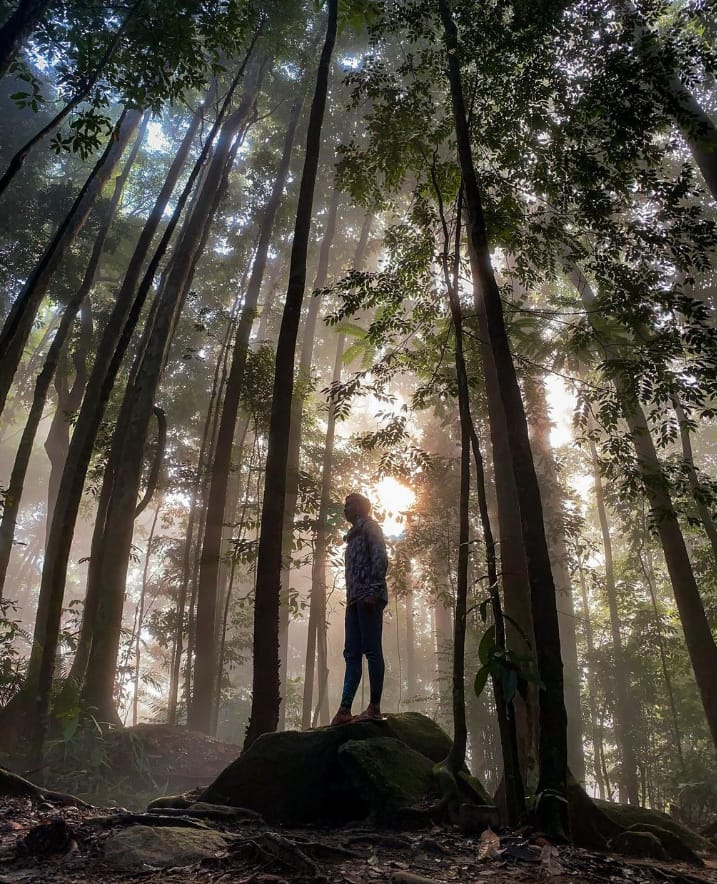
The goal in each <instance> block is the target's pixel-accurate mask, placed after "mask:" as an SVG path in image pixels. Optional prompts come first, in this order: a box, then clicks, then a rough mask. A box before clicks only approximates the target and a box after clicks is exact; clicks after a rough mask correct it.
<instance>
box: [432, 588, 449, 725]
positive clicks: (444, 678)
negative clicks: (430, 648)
mask: <svg viewBox="0 0 717 884" xmlns="http://www.w3.org/2000/svg"><path fill="white" fill-rule="evenodd" d="M446 586H448V580H446ZM433 631H434V640H435V660H436V667H435V672H436V682H437V684H438V711H439V712H441V713H442V717H443V719H444V720H446V721H448V720H449V716H450V709H451V698H450V695H449V691H448V673H447V670H446V668H445V662H446V659H447V657H448V653H449V651H450V648H451V636H452V635H453V618H452V617H451V607H449V606H447V605H446V604H445V600H444V594H441V595H440V596H439V597H438V598H436V599H434V602H433Z"/></svg>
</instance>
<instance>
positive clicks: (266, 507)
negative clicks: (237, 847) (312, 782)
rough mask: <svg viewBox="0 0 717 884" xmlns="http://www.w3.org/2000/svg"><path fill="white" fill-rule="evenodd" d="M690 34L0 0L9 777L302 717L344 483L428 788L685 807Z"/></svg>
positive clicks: (714, 539) (703, 602) (715, 669)
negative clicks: (466, 781)
mask: <svg viewBox="0 0 717 884" xmlns="http://www.w3.org/2000/svg"><path fill="white" fill-rule="evenodd" d="M714 13H715V10H714V6H713V4H711V3H710V2H709V0H680V2H677V0H560V2H558V0H541V2H525V0H491V2H486V3H477V2H475V0H473V2H470V0H391V2H379V0H328V2H326V3H319V2H313V0H311V2H304V0H261V2H256V0H254V2H245V0H227V2H225V0H221V2H209V0H180V2H169V0H131V2H120V3H117V4H113V5H111V6H108V5H107V4H102V3H96V2H94V0H49V2H48V0H36V2H29V0H20V2H19V3H14V2H13V3H2V4H0V102H1V103H2V109H3V113H2V116H1V117H0V202H1V203H2V204H3V205H2V211H1V212H0V255H1V260H0V279H1V281H2V285H1V286H0V319H1V321H2V327H1V329H0V421H1V423H0V487H1V490H2V513H1V516H0V647H1V648H2V661H1V662H0V722H1V723H2V728H0V732H1V733H2V737H1V738H0V750H1V751H2V753H3V757H10V758H14V757H21V758H25V759H30V762H28V763H29V766H30V767H33V766H37V765H43V764H47V765H50V766H52V764H53V763H54V762H53V759H56V758H57V753H58V752H63V751H64V752H65V754H67V752H69V751H71V748H70V744H71V743H72V740H73V739H75V738H76V735H77V734H79V733H81V732H82V731H83V729H84V728H87V727H89V728H99V729H100V730H101V729H102V728H109V727H112V728H119V727H130V726H133V725H136V724H138V723H140V722H169V723H170V724H174V725H186V726H187V727H188V728H190V729H192V730H195V731H199V732H202V733H204V734H207V735H212V736H218V737H220V738H221V739H222V740H224V741H226V742H231V743H236V744H239V745H242V744H243V745H244V746H245V747H248V746H249V745H251V744H252V743H253V742H254V741H255V740H256V738H257V737H258V736H260V735H262V734H264V733H267V732H269V731H273V730H277V729H300V730H305V729H308V728H310V727H316V726H318V725H327V724H328V723H329V720H330V717H331V712H332V710H333V708H334V707H336V706H337V705H338V702H339V697H340V691H341V679H342V674H343V661H342V657H341V651H342V648H343V616H344V609H345V594H344V589H345V585H344V570H343V567H344V565H343V552H344V534H345V532H346V530H347V527H348V526H347V525H346V522H345V520H344V516H343V501H344V498H345V496H346V495H347V494H349V493H350V492H360V493H362V494H365V495H366V496H367V497H368V498H369V499H370V500H371V501H372V503H373V515H374V518H376V520H377V521H378V522H379V523H380V524H382V526H383V529H384V533H385V535H386V538H387V541H388V547H389V561H390V567H389V574H388V586H389V605H388V607H387V613H386V615H385V618H384V650H385V656H386V667H387V669H386V683H385V692H384V699H383V705H384V708H385V709H387V710H389V711H391V712H399V711H420V712H424V713H425V714H427V715H429V716H431V717H432V718H434V719H435V720H436V721H438V722H439V723H441V724H442V725H443V726H444V727H445V728H446V730H447V731H448V732H449V733H451V734H452V735H453V739H454V743H453V747H454V748H453V750H452V754H451V756H450V757H449V759H447V762H446V763H447V767H448V769H449V770H450V771H451V772H452V773H453V774H457V772H458V771H459V770H460V769H461V768H462V766H463V764H464V762H465V760H466V759H467V760H468V762H469V766H470V768H471V771H472V772H473V773H474V774H475V776H477V777H478V778H479V779H480V780H481V782H482V783H483V784H484V785H485V786H486V788H487V789H488V791H489V792H490V793H491V794H493V793H495V792H496V790H497V789H498V787H499V785H500V784H501V782H502V783H503V787H504V789H505V794H506V801H507V807H508V816H509V817H510V818H512V819H514V820H515V819H518V818H520V816H521V814H522V813H523V812H524V811H525V807H526V803H525V802H526V797H527V800H528V806H530V801H531V797H530V796H536V795H537V796H538V798H539V801H538V803H537V807H538V808H539V809H538V811H537V812H538V815H539V816H540V815H541V814H542V822H543V823H544V824H545V826H546V828H547V829H549V830H551V831H553V832H556V831H560V830H561V828H562V829H563V830H566V829H567V819H566V816H565V813H566V812H565V809H564V806H563V805H564V799H565V795H566V790H567V787H568V782H569V776H570V775H572V776H573V777H574V778H575V779H576V780H577V781H578V782H580V783H582V784H583V785H584V786H585V789H586V791H587V792H588V793H589V794H590V795H592V796H596V797H600V798H606V799H610V800H618V799H619V800H620V801H621V802H624V803H630V804H642V805H645V806H649V807H652V808H655V809H659V810H668V809H670V808H672V809H673V810H674V812H675V814H677V815H678V816H680V818H681V819H682V820H683V821H685V822H687V823H691V824H694V825H697V824H698V823H700V822H703V821H704V820H705V819H709V818H712V817H714V815H715V814H717V785H716V784H717V763H716V762H717V758H716V756H715V748H716V745H717V678H715V673H717V646H716V645H715V629H716V628H717V525H716V522H715V519H717V434H716V428H717V404H716V396H717V333H716V329H717V313H716V311H717V303H716V301H715V298H716V292H717V288H716V286H717V276H716V274H715V262H716V261H717V212H716V210H717V91H716V90H715V76H716V75H717V25H716V24H715V15H714ZM362 699H363V700H364V701H365V697H362ZM58 747H59V749H58ZM53 753H55V754H53ZM43 759H44V761H43ZM563 834H566V832H565V831H564V832H563Z"/></svg>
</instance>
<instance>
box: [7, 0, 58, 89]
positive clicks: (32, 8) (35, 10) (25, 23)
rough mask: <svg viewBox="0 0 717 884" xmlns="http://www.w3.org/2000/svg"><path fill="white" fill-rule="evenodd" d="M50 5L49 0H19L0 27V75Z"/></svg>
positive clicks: (8, 66) (8, 65)
mask: <svg viewBox="0 0 717 884" xmlns="http://www.w3.org/2000/svg"><path fill="white" fill-rule="evenodd" d="M49 6H50V0H20V2H19V3H18V5H17V8H16V9H15V11H14V12H13V13H12V15H10V17H9V18H8V19H7V21H6V22H5V23H4V24H3V26H2V27H0V77H4V76H5V74H6V73H7V72H8V70H9V68H10V65H11V64H12V62H13V60H14V58H15V56H16V55H17V53H18V52H19V51H20V47H21V46H22V44H23V43H24V41H25V40H26V39H27V38H28V37H29V36H30V34H31V33H32V31H33V30H34V28H35V26H36V25H37V24H38V22H39V21H40V20H41V18H42V16H43V15H44V13H45V11H46V10H47V9H48V7H49Z"/></svg>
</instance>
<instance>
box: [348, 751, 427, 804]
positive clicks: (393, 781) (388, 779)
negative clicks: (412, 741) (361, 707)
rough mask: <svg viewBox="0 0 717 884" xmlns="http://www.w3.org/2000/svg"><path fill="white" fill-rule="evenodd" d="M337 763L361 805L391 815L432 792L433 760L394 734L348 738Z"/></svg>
mask: <svg viewBox="0 0 717 884" xmlns="http://www.w3.org/2000/svg"><path fill="white" fill-rule="evenodd" d="M338 757H339V763H340V765H341V767H342V769H343V770H344V772H345V774H346V776H347V778H348V780H349V782H350V783H351V784H352V785H353V787H354V788H355V789H356V792H357V793H358V795H359V797H360V798H361V801H362V802H363V804H364V805H365V806H367V807H371V808H380V810H381V814H388V815H390V814H392V813H393V812H394V811H396V810H398V809H400V808H402V807H410V806H411V805H412V804H415V803H416V802H418V801H420V800H421V799H422V798H424V797H425V796H426V795H427V794H428V793H429V792H430V791H431V781H432V775H431V772H432V770H433V762H432V761H430V760H429V759H428V758H426V756H425V755H421V754H420V753H419V752H416V751H415V750H414V749H411V748H410V747H409V746H407V745H406V744H405V743H402V742H401V741H400V740H396V739H395V738H393V737H377V738H376V739H372V740H349V741H348V742H346V743H344V744H343V745H342V746H340V747H339V751H338Z"/></svg>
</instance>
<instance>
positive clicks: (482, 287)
mask: <svg viewBox="0 0 717 884" xmlns="http://www.w3.org/2000/svg"><path fill="white" fill-rule="evenodd" d="M438 7H439V10H440V14H441V19H442V21H443V26H444V31H445V40H446V47H447V50H448V52H447V55H448V78H449V83H450V88H451V98H452V102H453V113H454V122H455V128H456V138H457V143H458V155H459V160H460V166H461V172H462V175H463V183H464V192H465V198H466V206H467V209H468V218H469V228H468V232H469V246H470V251H471V269H472V274H473V285H474V292H475V295H476V300H477V302H478V303H480V304H482V305H483V307H484V309H485V312H486V317H487V320H488V335H489V340H490V345H491V350H492V351H493V356H494V358H495V363H496V368H497V370H498V375H499V377H500V379H501V387H500V392H501V401H502V403H503V408H504V411H505V416H506V419H507V421H508V423H509V425H510V427H511V433H510V437H509V443H510V448H509V450H510V455H511V461H512V467H513V472H514V475H515V482H516V485H517V487H518V494H519V499H520V512H521V526H522V534H523V543H524V545H525V551H526V555H527V558H528V576H529V580H530V597H531V598H530V600H531V610H532V613H533V627H534V631H535V642H536V653H537V658H538V673H539V675H540V680H541V686H540V693H539V698H540V703H539V709H540V743H539V770H540V776H539V781H538V793H539V794H540V801H539V802H538V805H537V807H536V821H537V822H538V823H539V825H540V826H541V827H542V828H543V829H544V831H546V832H547V833H548V834H550V835H551V836H554V837H565V836H566V834H567V832H568V831H569V821H568V814H567V802H566V800H565V798H566V795H567V718H566V713H565V701H564V697H563V664H562V660H561V657H560V631H559V627H558V614H557V607H556V598H555V584H554V582H553V575H552V572H551V569H550V557H549V554H548V547H547V543H546V540H545V528H544V525H543V509H542V503H541V500H540V489H539V487H538V479H537V476H536V474H535V466H534V464H533V457H532V454H531V451H530V441H529V438H528V427H527V423H526V420H525V409H524V408H523V402H522V399H521V395H520V388H519V386H518V379H517V377H516V373H515V366H514V364H513V358H512V355H511V352H510V345H509V343H508V335H507V331H506V327H505V320H504V317H503V307H502V304H501V299H500V291H499V289H498V285H497V283H496V279H495V274H494V272H493V267H492V265H491V259H490V248H489V245H488V232H487V229H486V224H485V217H484V215H483V205H482V199H481V194H480V189H479V185H478V179H477V177H476V172H475V168H474V166H473V156H472V149H471V142H470V133H469V129H468V120H467V116H466V109H465V102H464V100H463V87H462V83H461V72H460V61H459V58H460V55H459V45H458V32H457V29H456V26H455V23H454V21H453V18H452V15H451V12H450V8H449V5H448V0H438Z"/></svg>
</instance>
